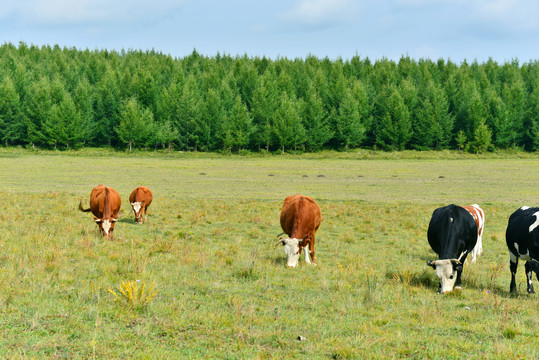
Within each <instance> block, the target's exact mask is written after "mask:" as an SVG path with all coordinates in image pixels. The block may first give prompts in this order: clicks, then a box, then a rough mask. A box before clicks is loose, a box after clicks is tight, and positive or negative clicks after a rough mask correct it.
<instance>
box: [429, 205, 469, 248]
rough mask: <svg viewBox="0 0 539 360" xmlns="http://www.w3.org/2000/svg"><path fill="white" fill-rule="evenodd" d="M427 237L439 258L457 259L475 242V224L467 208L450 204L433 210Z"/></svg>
mask: <svg viewBox="0 0 539 360" xmlns="http://www.w3.org/2000/svg"><path fill="white" fill-rule="evenodd" d="M427 238H428V241H429V245H430V246H431V248H432V250H434V251H435V252H436V253H437V254H438V255H439V258H440V259H454V258H457V259H458V258H459V257H460V255H461V254H462V252H463V251H465V250H466V251H467V252H470V251H472V249H473V248H474V246H475V244H476V243H477V225H476V223H475V221H474V219H473V217H471V216H470V214H469V213H468V211H467V210H465V209H464V208H462V207H460V206H457V205H454V204H451V205H448V206H444V207H441V208H438V209H436V210H434V212H433V213H432V218H431V220H430V222H429V227H428V230H427Z"/></svg>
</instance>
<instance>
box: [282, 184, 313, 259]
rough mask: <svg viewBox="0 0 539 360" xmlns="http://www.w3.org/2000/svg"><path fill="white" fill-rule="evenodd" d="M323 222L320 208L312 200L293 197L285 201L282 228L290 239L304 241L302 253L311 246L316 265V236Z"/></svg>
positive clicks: (301, 245) (311, 253) (310, 249)
mask: <svg viewBox="0 0 539 360" xmlns="http://www.w3.org/2000/svg"><path fill="white" fill-rule="evenodd" d="M321 221H322V213H321V212H320V207H319V206H318V204H317V203H316V202H315V201H314V200H313V199H312V198H310V197H308V196H303V195H292V196H288V197H287V198H286V199H285V200H284V204H283V208H282V210H281V228H282V229H283V231H284V232H285V233H286V234H287V235H288V236H289V237H290V238H295V239H302V241H300V243H299V246H300V250H299V251H300V253H301V249H302V248H303V247H305V246H307V244H308V245H309V253H310V256H311V260H312V262H313V263H314V264H316V260H315V257H314V235H315V233H316V231H317V230H318V228H319V227H320V222H321Z"/></svg>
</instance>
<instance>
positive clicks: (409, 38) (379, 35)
mask: <svg viewBox="0 0 539 360" xmlns="http://www.w3.org/2000/svg"><path fill="white" fill-rule="evenodd" d="M538 14H539V1H537V0H153V1H148V0H16V1H12V0H0V43H1V44H4V43H12V44H14V45H18V44H19V43H20V42H21V41H22V42H24V43H26V44H27V45H38V46H42V45H50V46H53V45H59V46H60V47H69V48H73V47H74V48H78V49H80V50H84V49H89V50H104V49H106V50H109V51H121V50H126V51H128V50H142V51H146V50H155V51H157V52H161V53H164V54H168V55H171V56H172V57H176V58H182V57H185V56H188V55H189V54H191V53H192V52H193V50H196V51H197V52H198V53H199V54H202V55H206V56H209V57H213V56H216V55H217V54H221V55H231V56H244V55H247V56H248V57H251V58H254V57H263V56H265V57H268V58H272V59H276V58H288V59H295V58H303V59H304V58H306V57H307V56H315V57H318V58H325V57H328V58H329V59H332V60H335V59H338V58H342V59H343V60H348V59H350V58H352V57H353V56H359V57H361V58H369V59H371V60H378V59H381V58H388V59H390V60H395V61H398V60H399V59H400V58H401V57H402V56H409V57H411V58H413V59H416V60H418V59H431V60H438V59H440V58H443V59H446V60H447V59H450V60H451V61H453V62H456V63H461V62H462V61H464V60H466V61H468V62H471V61H474V60H477V61H478V62H480V63H481V62H485V61H488V59H489V58H492V59H493V60H494V61H497V62H498V63H504V62H510V61H512V60H513V59H518V60H519V61H520V63H525V62H530V61H535V60H539V16H538Z"/></svg>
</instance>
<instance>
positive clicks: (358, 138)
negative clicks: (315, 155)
mask: <svg viewBox="0 0 539 360" xmlns="http://www.w3.org/2000/svg"><path fill="white" fill-rule="evenodd" d="M335 124H336V129H335V130H336V131H335V137H336V139H337V140H338V141H339V142H340V144H341V146H344V147H345V149H346V150H347V151H348V148H349V147H350V146H352V147H354V146H359V145H360V144H361V142H362V141H363V139H364V137H365V127H364V126H363V124H362V123H361V115H360V114H359V108H358V102H357V101H356V99H355V98H354V97H353V95H352V93H351V91H346V92H345V95H344V97H343V99H342V102H341V104H340V106H339V110H338V111H337V114H336V115H335Z"/></svg>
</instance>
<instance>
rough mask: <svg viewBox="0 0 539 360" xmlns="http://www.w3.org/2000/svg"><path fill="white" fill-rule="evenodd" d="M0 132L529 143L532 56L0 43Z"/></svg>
mask: <svg viewBox="0 0 539 360" xmlns="http://www.w3.org/2000/svg"><path fill="white" fill-rule="evenodd" d="M0 140H1V142H2V144H3V146H31V147H40V148H51V149H78V148H81V147H86V146H92V147H101V146H110V147H114V148H119V149H129V150H132V149H134V148H168V149H172V148H174V149H177V150H188V151H227V152H228V151H229V152H232V151H234V152H237V151H240V152H241V151H244V150H248V151H261V150H265V151H281V152H285V151H319V150H322V149H336V150H348V149H350V148H357V147H365V148H376V149H383V150H403V149H418V150H427V149H460V150H464V151H472V152H483V151H489V150H494V149H496V148H498V149H507V148H520V149H524V150H526V151H536V150H538V148H539V63H538V61H531V62H528V63H524V64H520V63H519V61H518V60H517V59H513V60H512V61H507V62H505V63H503V64H498V63H497V62H495V61H493V60H492V59H489V60H488V61H487V62H485V63H478V62H477V61H473V62H471V63H469V62H467V61H463V62H462V63H460V64H455V63H454V62H452V61H451V60H449V59H448V60H444V59H439V60H437V61H432V60H430V59H419V60H414V59H411V58H410V57H408V56H402V57H401V58H400V60H399V61H392V60H388V59H385V58H382V59H379V60H376V61H371V60H370V59H369V58H367V57H365V58H362V57H360V56H354V57H353V58H351V59H349V60H343V59H336V60H330V59H328V58H323V59H321V58H317V57H315V56H307V57H306V58H305V59H300V58H297V59H287V58H277V59H268V58H266V57H248V56H247V55H244V56H230V55H223V54H217V55H216V56H214V57H207V56H202V55H201V54H199V53H197V51H196V50H194V51H193V52H192V53H191V54H190V55H188V56H186V57H184V58H173V57H171V56H169V55H165V54H162V53H159V52H156V51H153V50H152V51H133V50H129V51H125V50H122V51H108V50H94V51H90V50H88V49H86V50H79V49H76V48H61V47H59V46H41V47H38V46H34V45H27V44H25V43H24V42H21V43H19V44H18V45H14V44H11V43H4V44H3V45H2V46H0Z"/></svg>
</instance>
